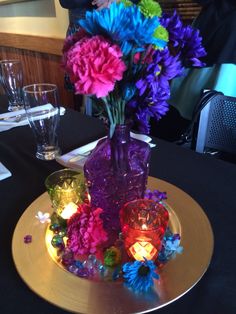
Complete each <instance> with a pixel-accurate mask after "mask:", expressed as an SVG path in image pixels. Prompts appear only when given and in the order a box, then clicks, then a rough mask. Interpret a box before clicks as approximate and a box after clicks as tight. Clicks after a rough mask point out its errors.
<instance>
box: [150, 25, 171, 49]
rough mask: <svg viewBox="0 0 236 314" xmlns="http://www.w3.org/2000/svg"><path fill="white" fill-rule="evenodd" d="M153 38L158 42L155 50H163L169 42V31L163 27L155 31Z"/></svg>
mask: <svg viewBox="0 0 236 314" xmlns="http://www.w3.org/2000/svg"><path fill="white" fill-rule="evenodd" d="M153 37H154V38H156V39H157V42H158V44H157V45H154V48H155V49H162V48H163V47H164V46H165V45H163V44H164V43H167V42H168V41H169V33H168V31H167V29H166V28H165V27H163V26H161V25H159V26H158V27H157V28H156V29H155V31H154V33H153Z"/></svg>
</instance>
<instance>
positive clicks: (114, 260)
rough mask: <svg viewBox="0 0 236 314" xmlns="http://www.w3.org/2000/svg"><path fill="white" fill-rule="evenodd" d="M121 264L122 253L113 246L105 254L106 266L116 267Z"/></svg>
mask: <svg viewBox="0 0 236 314" xmlns="http://www.w3.org/2000/svg"><path fill="white" fill-rule="evenodd" d="M120 262H121V252H120V250H119V249H118V248H117V247H115V246H112V247H110V248H109V249H107V250H106V251H105V254H104V264H105V265H106V266H109V267H113V266H116V265H118V264H120Z"/></svg>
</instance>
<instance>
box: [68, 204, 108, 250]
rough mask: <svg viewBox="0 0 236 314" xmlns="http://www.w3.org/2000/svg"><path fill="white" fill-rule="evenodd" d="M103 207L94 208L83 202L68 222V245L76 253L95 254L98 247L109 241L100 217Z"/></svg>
mask: <svg viewBox="0 0 236 314" xmlns="http://www.w3.org/2000/svg"><path fill="white" fill-rule="evenodd" d="M102 211H103V210H102V209H101V208H96V209H95V210H92V209H91V207H90V206H89V205H87V204H82V205H81V206H80V207H79V210H78V212H77V213H75V214H74V215H73V216H72V217H71V218H70V219H69V221H68V222H67V236H68V240H67V246H68V248H69V249H70V250H71V251H72V252H73V253H74V254H75V255H77V254H81V255H83V254H94V253H96V250H97V247H98V246H101V245H102V244H104V243H105V242H106V241H107V234H106V232H105V231H104V229H103V221H102V219H101V218H100V214H101V213H102Z"/></svg>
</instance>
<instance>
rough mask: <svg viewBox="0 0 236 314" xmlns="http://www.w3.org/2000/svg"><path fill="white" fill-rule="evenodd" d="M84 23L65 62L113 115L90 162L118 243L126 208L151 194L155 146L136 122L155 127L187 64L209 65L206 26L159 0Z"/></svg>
mask: <svg viewBox="0 0 236 314" xmlns="http://www.w3.org/2000/svg"><path fill="white" fill-rule="evenodd" d="M79 24H80V26H81V28H80V29H79V30H78V32H76V33H75V34H74V35H73V36H70V37H68V38H67V39H66V41H65V45H64V48H63V65H64V68H65V70H66V71H67V73H68V74H69V77H70V79H71V81H72V82H73V84H74V87H75V92H76V93H79V94H83V95H93V96H96V97H97V98H99V99H101V100H102V102H103V104H104V108H105V109H106V112H107V116H108V119H109V122H110V131H109V136H108V138H107V139H106V140H102V141H100V142H99V143H98V145H97V147H96V148H95V150H94V151H93V152H92V154H91V155H90V156H89V157H88V159H87V162H86V164H85V166H84V173H85V177H86V179H87V182H88V188H89V193H90V196H91V204H92V206H93V207H94V208H102V209H103V213H102V214H101V216H102V219H103V223H104V226H105V229H106V231H107V232H109V239H111V243H112V242H113V241H114V239H115V238H116V237H117V234H118V232H119V231H120V222H119V210H120V208H121V207H122V206H123V205H124V204H125V203H126V202H128V201H132V200H135V199H138V198H143V196H144V192H145V189H146V183H147V177H148V169H149V160H150V147H149V145H148V144H146V143H143V142H141V141H139V140H135V139H131V138H130V127H131V126H132V125H133V124H135V126H136V127H138V128H139V130H140V131H141V132H142V133H149V131H150V126H149V120H150V118H151V117H152V118H154V119H156V120H159V119H160V118H161V117H162V116H163V115H165V114H166V112H167V111H168V99H169V97H170V82H171V80H172V79H173V78H175V77H176V76H180V75H182V74H183V69H184V67H185V66H189V65H192V66H196V67H200V66H202V65H203V64H202V62H201V61H200V60H199V58H200V57H203V56H204V55H205V50H204V48H203V47H202V46H201V37H200V36H199V32H198V30H195V29H193V28H192V27H191V26H185V25H184V24H183V23H182V22H181V20H180V18H179V16H178V14H177V13H176V12H174V13H173V14H172V15H168V14H164V13H163V12H162V9H161V7H160V5H159V3H158V2H155V1H153V0H141V1H139V2H138V3H137V4H133V3H132V2H131V1H129V0H122V1H120V2H114V3H112V4H111V5H110V8H104V9H102V10H100V11H98V10H93V11H92V12H87V13H86V16H85V19H82V20H80V21H79Z"/></svg>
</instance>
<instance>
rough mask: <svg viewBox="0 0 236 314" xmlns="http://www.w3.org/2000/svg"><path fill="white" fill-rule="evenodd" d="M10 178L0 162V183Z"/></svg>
mask: <svg viewBox="0 0 236 314" xmlns="http://www.w3.org/2000/svg"><path fill="white" fill-rule="evenodd" d="M10 176H11V172H10V171H9V170H8V169H7V168H6V167H5V166H3V164H2V163H1V162H0V181H1V180H4V179H6V178H8V177H10Z"/></svg>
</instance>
